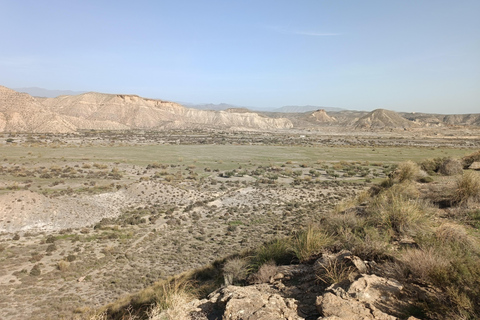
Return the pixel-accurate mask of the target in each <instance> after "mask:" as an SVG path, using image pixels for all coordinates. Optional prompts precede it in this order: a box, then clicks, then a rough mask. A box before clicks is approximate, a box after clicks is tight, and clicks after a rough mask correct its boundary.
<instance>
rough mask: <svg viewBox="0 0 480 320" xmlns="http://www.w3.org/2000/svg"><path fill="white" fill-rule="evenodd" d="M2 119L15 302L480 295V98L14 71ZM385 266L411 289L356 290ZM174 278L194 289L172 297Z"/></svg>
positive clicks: (35, 314)
mask: <svg viewBox="0 0 480 320" xmlns="http://www.w3.org/2000/svg"><path fill="white" fill-rule="evenodd" d="M0 132H1V133H0V161H1V164H0V177H1V179H0V288H1V289H0V310H1V313H2V319H147V318H149V319H247V318H244V317H243V316H242V315H240V314H236V313H235V312H240V311H241V310H243V311H242V312H250V311H248V310H250V309H249V308H248V306H245V305H242V304H241V303H240V304H239V305H235V301H234V299H233V298H232V300H228V299H230V298H228V299H227V298H225V297H227V296H232V295H233V296H235V297H237V298H238V299H240V300H242V299H244V300H242V301H246V300H245V299H253V300H255V299H257V300H258V299H259V301H261V299H267V300H268V299H270V300H271V299H274V301H276V302H275V303H277V306H278V307H275V308H271V309H268V308H266V307H265V306H268V303H267V302H265V304H264V307H261V306H257V307H252V308H254V309H255V308H257V309H255V310H256V311H251V312H253V313H255V312H260V311H259V310H263V311H261V312H264V313H265V315H264V316H265V318H262V317H261V316H260V315H259V314H262V313H259V314H257V315H256V317H257V318H255V315H254V314H253V315H252V316H251V317H250V318H248V319H287V318H288V319H317V318H318V319H322V317H323V319H339V318H340V319H347V318H348V317H350V318H348V319H351V318H352V317H353V318H358V317H361V316H362V317H364V319H407V318H409V317H410V318H409V319H415V317H418V318H420V319H424V318H425V319H440V318H442V317H443V318H444V319H451V318H458V319H467V318H472V319H473V318H474V317H475V316H474V315H475V314H477V312H479V311H480V310H479V309H478V298H479V295H478V294H479V292H478V289H477V288H478V284H480V283H479V281H480V277H479V274H478V270H476V269H475V268H476V267H475V266H478V264H477V263H478V262H479V261H480V255H479V252H478V241H479V239H480V235H479V229H478V227H479V221H480V220H479V219H480V215H479V205H478V204H479V200H480V199H479V192H480V178H479V176H478V175H479V174H478V172H476V171H475V169H476V167H475V163H478V161H480V155H479V152H478V150H479V149H480V114H468V115H440V114H423V113H418V114H417V113H397V112H393V111H389V110H384V109H377V110H374V111H372V112H365V111H348V110H345V111H332V112H326V111H325V110H316V111H308V112H301V113H299V112H293V113H279V112H258V111H251V110H247V109H227V110H222V111H213V110H198V109H193V108H186V107H184V106H182V105H180V104H177V103H173V102H167V101H162V100H155V99H145V98H142V97H139V96H135V95H122V94H118V95H113V94H101V93H83V94H80V95H74V96H59V97H57V98H38V97H32V96H30V95H28V94H26V93H20V92H16V91H14V90H11V89H8V88H6V87H0ZM468 177H470V178H469V179H471V182H470V185H469V186H468V187H466V188H467V189H468V190H467V191H464V192H465V193H459V192H460V191H459V190H460V189H459V188H460V187H461V183H462V181H463V180H462V179H464V180H465V179H467V178H468ZM462 190H463V189H462ZM472 190H473V191H472ZM472 192H473V193H472ZM397 197H399V198H397ZM394 205H397V206H398V208H397V209H391V207H393V206H394ZM392 210H393V213H392V212H391V211H392ZM395 210H397V211H395ZM388 214H390V216H388ZM302 237H306V238H302ZM302 239H304V240H302ZM315 239H316V240H315ZM307 240H308V243H304V242H302V241H307ZM310 241H313V242H315V243H314V244H310ZM442 241H443V242H442ZM302 245H303V246H304V247H302ZM446 247H448V248H450V247H451V250H450V249H449V250H450V251H448V253H446V252H443V251H441V250H440V248H442V250H446V249H445V248H446ZM439 256H443V257H444V258H442V259H445V261H451V262H449V263H447V264H441V263H440V262H439V261H438V260H439V259H440V258H439ZM428 259H430V260H428ZM435 259H437V260H435ZM418 260H425V264H427V263H431V264H432V265H431V266H425V268H424V269H421V270H419V267H418V266H416V265H414V264H413V262H414V261H418ZM454 261H457V262H458V261H461V262H462V265H463V269H461V268H460V266H459V265H458V264H455V263H454ZM437 264H438V265H437ZM415 268H417V269H415ZM429 268H430V269H429ZM442 268H443V269H442ZM458 268H460V269H461V270H460V269H458ZM449 273H450V274H451V275H452V277H450V278H449V276H447V274H449ZM375 277H376V278H375ZM453 277H455V279H454V278H453ZM372 279H373V280H375V281H377V282H378V281H379V282H381V283H384V286H385V288H386V289H385V290H386V291H388V290H391V291H392V290H393V291H392V292H394V293H392V292H390V293H389V294H388V299H387V298H385V299H386V300H385V299H384V301H383V302H382V303H380V302H381V301H380V300H378V301H377V300H375V301H374V300H371V301H370V300H368V299H367V300H368V301H367V300H362V298H358V297H360V294H359V293H358V292H357V300H355V301H353V300H352V301H349V300H348V299H347V296H349V297H350V298H351V297H354V295H353V294H351V293H349V294H346V293H345V292H350V291H349V290H367V289H365V288H363V289H358V288H357V289H354V288H356V286H357V284H358V283H359V281H360V280H361V281H364V282H365V281H366V283H370V282H369V281H373V280H372ZM385 279H389V280H385ZM382 281H383V282H382ZM377 282H375V283H377ZM232 284H235V286H232ZM226 285H227V286H226ZM330 285H333V287H329V286H330ZM372 286H374V285H373V284H372ZM327 287H329V288H328V289H327ZM332 288H333V289H332ZM169 289H171V290H170V291H169ZM340 289H341V290H343V291H342V292H344V294H343V295H342V294H341V293H340V291H341V290H340ZM215 290H217V291H215ZM218 290H220V291H218ZM239 290H240V291H239ZM242 290H243V291H242ZM339 290H340V291H339ZM385 290H384V291H385ZM172 292H173V293H174V294H177V296H179V297H182V295H181V293H185V294H186V293H188V299H187V298H185V299H186V300H185V301H184V302H183V303H182V304H178V303H177V304H174V303H171V302H168V301H166V300H162V299H164V298H165V297H169V295H170V294H171V293H172ZM212 292H213V294H212ZM215 292H216V293H215ZM352 292H353V291H352ZM365 292H366V291H365ZM307 293H308V294H307ZM209 294H210V296H209ZM368 294H370V295H374V294H373V293H372V292H369V293H368ZM376 294H379V295H382V294H384V293H382V292H380V293H376ZM329 295H330V296H329ZM364 295H367V293H364ZM207 296H208V298H207ZM223 296H225V297H224V298H222V297H223ZM257 296H258V297H257ZM241 297H243V298H241ZM254 297H257V298H254ZM342 297H343V298H342ZM237 298H235V299H237ZM195 299H197V300H195ZM199 299H200V300H199ZM201 299H204V300H201ZM222 299H223V300H222ZM329 299H330V300H332V299H334V300H335V299H337V300H338V299H340V300H341V299H343V300H344V301H343V300H342V301H343V302H342V301H340V302H339V301H333V300H332V301H330V300H329ZM382 299H383V298H382ZM270 300H269V301H270ZM162 301H163V302H162ZM182 301H183V300H182ZM189 301H193V302H189ZM195 301H196V302H195ZM222 301H223V302H222ZM228 301H229V302H228ZM329 301H330V302H329ZM359 301H360V302H359ZM365 301H367V302H368V303H371V305H372V306H371V307H368V303H367V304H365V303H366V302H365ZM327 302H328V303H327ZM335 303H337V304H338V305H337V306H335ZM237 304H238V302H237ZM248 304H249V305H252V304H254V303H253V302H249V303H248ZM348 305H350V307H346V306H348ZM366 305H367V306H366ZM441 305H443V306H444V307H445V308H447V309H448V312H446V311H445V310H444V309H442V307H441ZM342 306H343V307H342ZM235 308H237V309H235ZM238 308H239V309H238ZM262 308H263V309H262ZM344 308H346V309H348V310H357V311H355V312H357V313H352V312H354V311H348V312H346V313H344V314H343V315H342V314H335V312H334V310H343V309H344ZM349 308H350V309H349ZM362 308H363V309H362ZM172 310H173V311H172ZM175 310H177V311H175ZM178 310H180V311H178ZM239 310H240V311H239ZM279 310H281V312H282V314H283V315H282V316H280V315H279V314H278V312H280V311H279ZM359 310H360V311H359ZM169 312H170V313H169ZM172 312H173V313H172ZM175 312H177V313H175ZM178 312H180V313H178ZM182 312H183V313H182ZM349 312H350V313H349ZM365 312H366V314H369V315H365V314H363V313H365ZM227 314H230V316H228V317H227V316H226V315H227ZM235 314H236V315H235ZM372 314H373V315H372ZM232 315H233V316H232ZM287 315H288V316H287ZM267 316H270V318H267ZM334 316H335V317H337V318H334ZM222 317H223V318H222ZM443 318H442V319H443Z"/></svg>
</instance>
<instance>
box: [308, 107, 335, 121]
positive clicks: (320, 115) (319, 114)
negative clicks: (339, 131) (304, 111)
mask: <svg viewBox="0 0 480 320" xmlns="http://www.w3.org/2000/svg"><path fill="white" fill-rule="evenodd" d="M310 117H312V118H313V119H315V121H317V122H322V123H332V122H337V119H335V117H331V116H329V115H328V114H327V112H326V111H325V110H323V109H321V110H317V111H315V112H313V113H312V114H311V115H310Z"/></svg>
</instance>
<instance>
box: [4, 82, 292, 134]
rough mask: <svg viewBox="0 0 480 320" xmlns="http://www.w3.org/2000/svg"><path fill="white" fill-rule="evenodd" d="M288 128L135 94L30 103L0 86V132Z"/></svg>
mask: <svg viewBox="0 0 480 320" xmlns="http://www.w3.org/2000/svg"><path fill="white" fill-rule="evenodd" d="M292 127H293V125H292V123H291V122H290V120H288V119H284V118H279V119H272V118H268V117H264V116H260V115H259V114H257V113H254V112H245V111H242V112H231V111H228V112H227V111H207V110H196V109H190V108H185V107H183V106H182V105H180V104H177V103H174V102H168V101H163V100H155V99H146V98H142V97H139V96H136V95H120V94H103V93H96V92H89V93H85V94H81V95H77V96H60V97H57V98H48V99H35V98H34V97H31V96H29V95H28V94H26V93H18V92H16V91H14V90H10V89H8V88H5V87H0V131H12V132H52V133H60V132H74V131H76V130H82V129H98V130H127V129H151V130H164V129H193V128H209V129H232V130H278V129H289V128H292Z"/></svg>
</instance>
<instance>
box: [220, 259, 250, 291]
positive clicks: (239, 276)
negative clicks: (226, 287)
mask: <svg viewBox="0 0 480 320" xmlns="http://www.w3.org/2000/svg"><path fill="white" fill-rule="evenodd" d="M247 271H248V270H247V261H246V260H245V259H242V258H238V257H237V258H232V259H229V260H227V262H225V265H224V266H223V274H224V276H225V284H233V283H235V282H238V281H243V280H245V279H246V278H247Z"/></svg>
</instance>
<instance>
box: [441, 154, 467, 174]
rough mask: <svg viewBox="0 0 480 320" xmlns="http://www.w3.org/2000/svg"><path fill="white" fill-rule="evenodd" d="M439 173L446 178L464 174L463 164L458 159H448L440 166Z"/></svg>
mask: <svg viewBox="0 0 480 320" xmlns="http://www.w3.org/2000/svg"><path fill="white" fill-rule="evenodd" d="M438 172H439V173H440V174H443V175H445V176H454V175H457V174H461V173H462V172H463V165H462V162H461V161H460V160H458V159H453V158H446V159H445V160H444V161H443V162H442V164H440V167H439V168H438Z"/></svg>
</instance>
